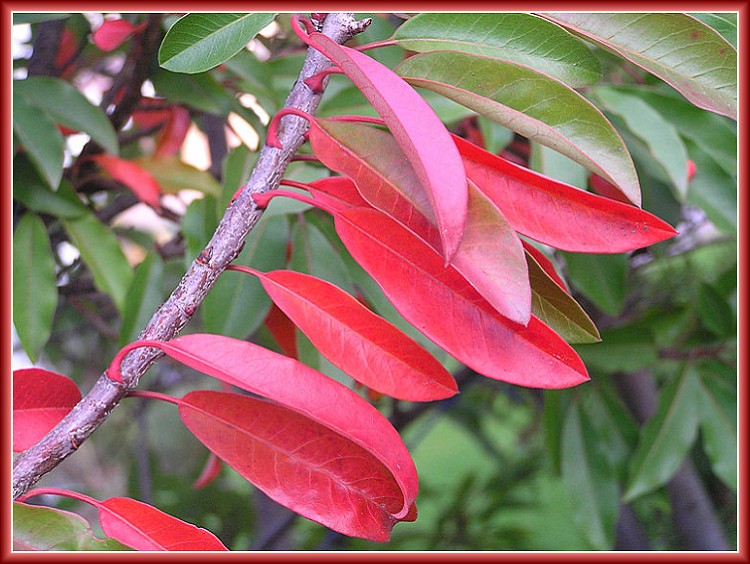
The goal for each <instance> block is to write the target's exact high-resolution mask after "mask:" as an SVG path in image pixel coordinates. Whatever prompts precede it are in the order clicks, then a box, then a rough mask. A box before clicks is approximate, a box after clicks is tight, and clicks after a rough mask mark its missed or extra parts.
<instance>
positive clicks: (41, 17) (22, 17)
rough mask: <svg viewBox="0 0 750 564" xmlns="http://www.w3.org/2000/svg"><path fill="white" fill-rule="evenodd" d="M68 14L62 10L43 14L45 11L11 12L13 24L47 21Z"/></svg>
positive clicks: (63, 17)
mask: <svg viewBox="0 0 750 564" xmlns="http://www.w3.org/2000/svg"><path fill="white" fill-rule="evenodd" d="M69 16H70V14H66V13H63V12H60V13H54V14H45V13H38V12H32V13H26V12H14V13H13V25H19V24H35V23H41V22H49V21H52V20H62V19H65V18H67V17H69Z"/></svg>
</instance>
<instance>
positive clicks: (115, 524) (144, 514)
mask: <svg viewBox="0 0 750 564" xmlns="http://www.w3.org/2000/svg"><path fill="white" fill-rule="evenodd" d="M96 507H97V508H98V509H99V521H100V522H101V525H102V530H103V531H104V533H105V534H106V535H107V536H109V537H112V538H114V539H117V540H118V541H120V542H122V543H123V544H126V545H128V546H131V547H133V548H135V549H136V550H169V551H183V550H201V551H203V550H228V549H227V547H225V546H224V545H223V544H222V542H221V541H220V540H219V539H217V538H216V537H215V536H214V535H213V534H212V533H210V532H209V531H207V530H206V529H202V528H200V527H196V526H195V525H192V524H190V523H186V522H185V521H182V520H180V519H177V518H176V517H173V516H171V515H169V514H167V513H164V512H163V511H160V510H158V509H156V508H155V507H152V506H151V505H148V504H146V503H143V502H140V501H136V500H135V499H130V498H126V497H111V498H109V499H106V500H104V501H102V502H98V503H97V504H96Z"/></svg>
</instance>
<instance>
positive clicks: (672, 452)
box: [624, 366, 703, 502]
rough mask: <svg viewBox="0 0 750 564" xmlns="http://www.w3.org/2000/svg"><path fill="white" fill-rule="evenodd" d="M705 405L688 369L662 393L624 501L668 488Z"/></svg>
mask: <svg viewBox="0 0 750 564" xmlns="http://www.w3.org/2000/svg"><path fill="white" fill-rule="evenodd" d="M702 402H703V395H702V393H701V386H700V381H699V380H698V375H697V373H696V371H695V368H693V367H692V366H687V367H686V368H685V369H684V370H683V372H682V374H680V375H679V376H678V377H677V378H675V379H674V380H673V381H672V382H670V383H669V384H668V385H667V386H666V388H664V389H663V390H662V392H661V394H660V397H659V407H658V409H657V411H656V413H655V414H654V415H653V416H652V417H651V418H650V419H649V420H648V421H647V422H646V424H645V425H644V427H643V430H642V431H641V438H640V441H639V443H638V447H637V448H636V450H635V452H634V453H633V457H632V459H631V462H630V472H629V474H630V479H629V481H628V485H627V488H626V491H625V495H624V499H625V501H628V502H629V501H632V500H633V499H635V498H637V497H639V496H641V495H643V494H645V493H647V492H649V491H651V490H653V489H655V488H658V487H659V486H661V485H663V484H665V483H666V482H667V481H668V480H669V479H670V478H671V477H672V475H673V474H674V473H675V472H676V471H677V469H678V468H679V467H680V465H681V464H682V462H683V460H684V459H685V456H686V455H687V453H688V451H689V450H690V447H691V446H692V444H693V441H694V440H695V437H696V434H697V432H698V423H699V422H700V413H701V407H700V406H701V403H702Z"/></svg>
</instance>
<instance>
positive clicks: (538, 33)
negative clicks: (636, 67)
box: [393, 13, 600, 86]
mask: <svg viewBox="0 0 750 564" xmlns="http://www.w3.org/2000/svg"><path fill="white" fill-rule="evenodd" d="M548 23H551V22H547V21H546V20H544V19H542V18H540V17H538V16H535V15H532V14H523V13H496V14H461V13H451V14H418V15H416V16H414V17H413V18H411V19H409V20H407V21H405V22H404V23H403V24H402V25H401V26H399V27H398V29H396V32H395V33H394V35H393V39H394V40H395V41H396V42H397V43H398V44H399V45H400V46H401V47H403V48H404V49H407V50H410V51H417V52H420V53H424V52H427V51H443V50H450V51H462V52H466V53H473V54H477V55H485V56H489V57H494V58H497V59H503V60H508V61H513V62H516V63H521V64H523V65H527V66H530V67H532V68H536V69H538V70H540V71H542V72H546V73H548V74H550V75H551V76H554V77H555V78H557V79H559V80H561V81H563V82H566V83H567V84H569V85H571V86H585V85H588V84H593V83H594V82H596V81H597V80H598V79H599V72H600V71H599V63H598V61H597V60H596V58H595V57H594V56H593V55H592V54H591V52H590V51H589V50H588V49H587V48H586V47H585V46H584V45H583V44H582V43H581V42H580V41H578V40H577V39H576V38H575V37H574V36H571V35H570V34H569V33H567V32H566V31H564V30H563V29H561V28H560V27H558V26H556V25H545V24H548Z"/></svg>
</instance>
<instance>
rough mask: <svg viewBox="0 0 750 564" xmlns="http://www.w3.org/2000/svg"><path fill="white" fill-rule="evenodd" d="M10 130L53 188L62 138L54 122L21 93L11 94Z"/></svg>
mask: <svg viewBox="0 0 750 564" xmlns="http://www.w3.org/2000/svg"><path fill="white" fill-rule="evenodd" d="M13 82H14V83H15V82H16V81H13ZM13 133H15V135H16V137H18V140H19V141H20V142H21V145H23V148H24V149H25V150H26V152H27V153H28V155H29V159H30V160H31V162H32V163H33V164H34V166H35V167H36V169H37V170H38V171H39V174H40V175H41V177H42V178H44V180H45V181H46V182H47V184H49V186H50V188H52V189H53V190H56V189H57V186H58V185H59V184H60V180H61V179H62V173H63V160H64V142H63V138H62V135H61V134H60V131H59V130H58V129H57V126H56V125H55V122H54V121H52V119H51V118H50V117H49V116H48V115H47V114H46V113H44V112H40V111H39V109H38V108H37V107H36V106H33V105H32V104H30V103H29V102H28V101H26V99H25V97H24V96H22V95H20V94H19V95H14V96H13Z"/></svg>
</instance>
